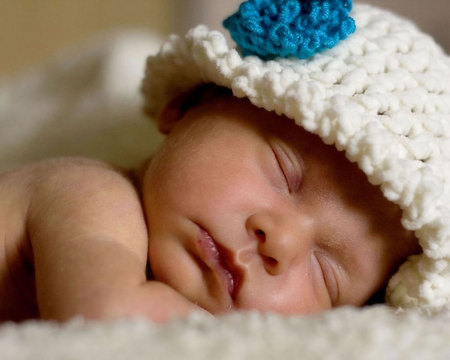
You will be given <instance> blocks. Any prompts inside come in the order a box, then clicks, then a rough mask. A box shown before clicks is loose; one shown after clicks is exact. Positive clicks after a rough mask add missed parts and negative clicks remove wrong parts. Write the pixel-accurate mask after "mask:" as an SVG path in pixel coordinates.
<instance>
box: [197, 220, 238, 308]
mask: <svg viewBox="0 0 450 360" xmlns="http://www.w3.org/2000/svg"><path fill="white" fill-rule="evenodd" d="M200 229H201V232H200V236H199V237H198V245H199V250H200V253H201V255H202V257H203V260H204V261H205V263H206V265H207V266H208V267H209V268H210V269H212V270H213V271H215V272H216V274H217V275H218V276H219V278H220V280H221V281H222V283H224V284H225V286H226V290H227V291H228V293H229V294H230V297H231V299H232V300H233V301H234V300H235V299H236V295H237V292H238V288H239V283H240V279H241V278H242V274H241V272H240V271H239V269H238V268H237V266H236V265H235V264H234V261H233V254H232V253H231V251H230V250H228V249H227V248H225V247H224V246H222V245H220V244H219V243H217V242H216V241H215V240H214V239H213V238H212V237H211V235H210V234H209V233H208V232H207V231H206V230H205V229H203V228H200Z"/></svg>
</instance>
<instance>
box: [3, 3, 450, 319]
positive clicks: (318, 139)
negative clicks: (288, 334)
mask: <svg viewBox="0 0 450 360" xmlns="http://www.w3.org/2000/svg"><path fill="white" fill-rule="evenodd" d="M350 16H351V17H350ZM269 20H270V21H269ZM224 24H225V26H226V27H227V28H228V29H230V32H231V34H232V36H233V38H234V39H235V41H236V42H237V44H238V46H239V50H236V49H234V48H231V49H230V48H229V47H228V45H227V44H226V40H225V38H224V36H223V35H222V34H220V33H219V32H214V31H209V30H208V29H206V28H205V27H202V26H200V27H197V28H195V29H193V30H192V31H191V32H189V33H188V34H187V35H186V36H185V37H183V38H181V37H172V38H171V39H170V40H169V41H168V42H167V43H166V44H164V46H163V47H162V49H161V51H160V53H159V54H157V55H155V56H152V57H150V58H149V60H148V63H147V72H146V76H145V79H144V82H143V87H142V89H143V94H144V96H145V101H146V110H147V112H148V113H149V114H151V115H152V116H154V117H156V118H157V119H158V125H159V128H160V130H161V131H162V132H163V133H165V134H167V137H166V139H165V141H164V143H163V144H162V146H161V147H160V149H159V150H158V151H157V152H156V153H155V154H153V155H152V156H151V158H150V159H149V160H148V161H147V162H146V163H145V164H144V165H143V166H142V167H141V168H140V169H137V170H136V171H128V170H125V169H120V168H117V167H114V166H112V165H108V164H105V163H102V162H99V161H96V160H90V159H82V158H67V159H55V160H49V161H45V162H42V163H38V164H34V165H30V166H27V167H24V168H21V169H18V170H15V171H11V172H8V173H5V174H2V175H0V197H1V199H2V201H1V203H0V229H1V230H0V231H1V233H0V241H1V243H0V244H1V249H2V250H1V252H0V256H1V258H0V320H15V321H19V320H23V319H29V318H42V319H55V320H66V319H69V318H71V317H73V316H83V317H85V318H89V319H114V318H123V317H137V316H139V317H146V318H148V319H150V320H152V321H156V322H164V321H168V320H170V319H172V318H174V317H180V316H185V315H188V314H190V313H191V312H193V311H203V312H207V313H211V314H224V313H227V312H230V311H239V310H258V311H263V312H276V313H280V314H285V315H288V314H309V313H315V312H319V311H324V310H329V309H332V308H335V307H338V306H344V305H352V306H363V305H364V304H366V303H367V302H368V301H369V300H370V299H371V298H372V297H373V295H374V294H377V293H378V292H380V291H381V292H383V291H384V289H386V287H387V294H386V296H387V301H388V303H389V304H391V305H394V306H398V307H421V308H423V309H425V310H429V311H433V310H436V309H439V308H442V307H445V306H447V304H448V303H449V302H450V289H449V287H450V270H447V269H448V265H447V263H446V259H447V258H449V257H450V246H448V245H447V243H449V241H447V238H448V237H450V231H449V230H450V229H449V227H448V224H447V221H446V219H447V217H448V213H449V205H448V204H450V199H449V197H450V188H449V187H450V184H447V182H446V181H445V179H446V177H448V176H450V162H449V159H448V157H449V156H450V155H449V152H448V149H449V148H450V147H449V141H450V140H449V137H450V129H449V127H448V125H447V123H448V119H449V116H450V95H449V94H450V61H449V60H448V58H447V57H446V55H445V54H444V53H443V52H442V50H441V49H440V48H439V47H438V46H437V45H436V44H435V43H434V42H433V40H432V39H430V38H429V37H428V36H426V35H424V34H422V33H420V32H419V31H418V30H417V29H416V28H415V27H414V25H412V24H410V23H409V22H407V21H404V20H402V19H399V18H398V17H397V16H395V15H392V14H390V13H388V12H385V11H383V10H380V9H377V8H373V7H370V6H366V5H359V6H355V8H353V9H352V5H351V2H350V1H334V0H329V1H327V0H326V1H320V2H314V1H297V0H295V1H292V0H283V1H281V0H278V1H277V0H272V1H257V0H253V1H248V2H245V3H243V4H242V5H241V7H240V9H239V11H238V12H237V13H236V14H234V15H233V16H231V17H230V18H228V19H227V20H226V21H225V23H224ZM300 24H301V25H302V26H300ZM296 31H297V32H300V33H301V34H300V33H296ZM300 35H301V36H300ZM437 272H438V273H439V274H438V275H436V274H437ZM436 279H437V280H436Z"/></svg>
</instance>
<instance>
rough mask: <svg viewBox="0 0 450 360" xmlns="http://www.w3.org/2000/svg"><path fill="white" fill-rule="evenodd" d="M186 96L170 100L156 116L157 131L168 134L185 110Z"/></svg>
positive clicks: (182, 95)
mask: <svg viewBox="0 0 450 360" xmlns="http://www.w3.org/2000/svg"><path fill="white" fill-rule="evenodd" d="M186 100H187V94H181V95H178V96H177V97H175V98H174V99H172V100H171V101H170V102H169V103H168V104H167V105H166V106H165V107H164V109H163V110H162V111H161V112H160V113H159V115H158V130H159V131H160V132H161V133H162V134H164V135H167V134H169V133H170V132H171V131H172V129H173V127H174V126H175V124H176V123H177V122H178V120H180V119H181V117H182V116H183V114H184V112H185V111H186V110H185V108H184V107H185V103H186Z"/></svg>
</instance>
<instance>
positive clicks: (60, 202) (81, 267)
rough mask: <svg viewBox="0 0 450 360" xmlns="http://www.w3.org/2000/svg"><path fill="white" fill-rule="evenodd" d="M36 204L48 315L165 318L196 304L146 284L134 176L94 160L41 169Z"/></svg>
mask: <svg viewBox="0 0 450 360" xmlns="http://www.w3.org/2000/svg"><path fill="white" fill-rule="evenodd" d="M37 180H38V181H36V182H35V183H36V184H37V185H36V188H35V189H34V195H33V200H32V202H31V204H30V211H29V217H28V231H29V236H30V239H31V244H32V248H33V252H34V262H35V274H36V292H37V300H38V304H39V310H40V314H41V317H42V318H50V319H57V320H64V319H67V318H69V317H72V316H74V315H83V316H85V317H88V318H117V317H124V316H138V315H141V316H146V317H148V318H150V319H152V320H155V321H166V320H168V319H170V318H172V317H174V316H182V315H185V314H187V313H188V312H190V311H192V310H194V309H196V308H197V307H196V306H195V305H193V304H192V303H191V302H189V301H188V300H186V299H185V298H184V297H182V296H181V295H179V294H178V293H176V292H175V291H174V290H173V289H171V288H170V287H168V286H166V285H165V284H163V283H159V282H156V281H147V279H146V275H145V268H146V263H147V247H148V244H147V242H148V233H147V228H146V224H145V220H144V216H143V211H142V208H141V204H140V200H139V196H138V194H137V192H136V190H135V187H134V186H133V184H132V183H131V181H130V180H129V179H128V178H126V177H125V176H124V175H122V174H120V173H119V172H117V171H115V170H113V169H112V168H111V167H109V166H108V165H105V164H102V163H99V162H94V161H91V160H81V159H72V160H69V161H67V162H66V163H63V162H62V161H57V162H56V163H52V165H50V166H48V168H47V169H45V172H44V171H41V175H38V177H37Z"/></svg>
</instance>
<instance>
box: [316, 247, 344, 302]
mask: <svg viewBox="0 0 450 360" xmlns="http://www.w3.org/2000/svg"><path fill="white" fill-rule="evenodd" d="M314 256H315V257H316V260H317V262H318V264H319V268H320V271H321V272H322V277H323V281H324V283H325V286H326V288H327V291H328V294H329V296H330V300H331V303H332V304H333V306H334V305H336V303H337V301H338V298H339V283H338V281H337V279H336V274H335V273H334V270H333V266H332V265H331V264H330V262H329V260H327V259H326V258H325V256H324V255H322V254H317V253H316V254H315V255H314Z"/></svg>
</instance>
